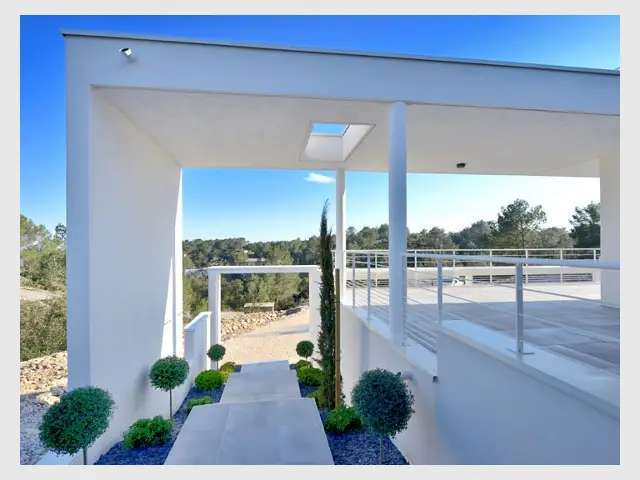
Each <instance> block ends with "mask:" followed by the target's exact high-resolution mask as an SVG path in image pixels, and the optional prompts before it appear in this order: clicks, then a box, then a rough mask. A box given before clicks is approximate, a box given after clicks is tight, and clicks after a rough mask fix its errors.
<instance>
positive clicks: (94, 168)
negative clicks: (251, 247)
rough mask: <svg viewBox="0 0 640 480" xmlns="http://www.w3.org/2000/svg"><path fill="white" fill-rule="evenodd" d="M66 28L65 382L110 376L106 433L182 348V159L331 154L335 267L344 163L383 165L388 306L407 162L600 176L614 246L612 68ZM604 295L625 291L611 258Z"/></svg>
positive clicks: (145, 399)
mask: <svg viewBox="0 0 640 480" xmlns="http://www.w3.org/2000/svg"><path fill="white" fill-rule="evenodd" d="M64 36H65V43H66V75H67V80H66V92H67V95H66V96H67V100H66V101H67V228H68V239H67V292H68V293H67V294H68V300H67V301H68V352H69V385H70V387H71V388H73V387H77V386H80V385H87V384H93V385H98V386H103V387H105V388H108V389H109V390H110V391H111V392H112V394H113V395H114V398H115V400H116V402H117V404H118V411H117V414H116V417H115V419H114V422H113V426H112V428H111V430H110V432H112V434H111V440H113V439H114V438H116V436H117V435H118V434H119V433H120V432H121V431H122V430H123V429H124V428H126V427H127V426H128V425H129V424H130V423H131V422H132V421H133V420H135V419H136V418H139V417H141V416H149V415H152V414H156V413H158V412H159V411H162V409H163V408H164V407H165V405H164V403H165V396H164V394H163V393H161V392H156V391H154V390H153V389H151V388H150V387H149V385H148V381H147V374H148V368H149V366H150V365H151V364H152V363H153V362H154V361H155V360H157V359H158V358H160V357H161V356H164V355H168V354H177V355H180V354H181V352H182V341H181V338H182V323H183V322H182V200H181V199H182V169H183V168H189V167H211V168H247V169H252V168H255V169H283V170H294V169H299V170H315V171H321V170H331V171H335V172H336V178H337V182H336V187H337V190H336V209H337V221H336V224H337V225H336V235H337V257H336V258H338V259H342V260H341V261H339V262H338V264H339V266H340V267H341V268H344V251H345V225H346V220H345V219H346V213H345V212H346V193H345V192H346V188H345V171H347V170H351V171H378V172H388V173H389V241H390V285H391V293H390V304H391V322H392V323H393V322H400V321H401V318H400V315H401V311H402V304H403V302H404V296H403V295H404V292H403V288H406V286H404V287H403V285H404V280H403V265H402V254H403V252H404V251H405V250H406V246H407V236H406V223H407V183H406V182H407V180H406V179H407V173H419V172H424V173H461V174H487V175H532V176H569V177H599V178H600V185H601V213H602V259H603V260H609V261H619V212H620V200H619V179H620V159H619V132H620V126H619V120H620V117H619V115H620V98H619V94H620V73H619V71H609V70H592V69H579V68H562V67H551V66H538V65H520V64H511V63H498V62H482V61H466V60H456V59H442V58H426V57H418V56H407V55H405V56H402V55H389V54H385V55H380V54H372V53H357V52H338V51H320V50H308V49H299V48H285V47H266V46H249V45H236V44H233V45H232V44H219V43H213V42H208V41H195V40H184V39H169V38H164V39H158V38H143V37H138V36H124V35H105V34H97V33H82V32H65V33H64ZM320 124H325V125H324V127H326V126H327V125H326V124H331V125H332V126H333V127H335V126H336V125H342V126H343V127H344V128H343V129H338V130H341V131H338V130H335V128H334V130H333V131H331V132H328V130H323V131H324V133H318V132H319V131H320V130H319V129H320V128H321V127H322V125H320ZM459 163H466V167H465V168H464V169H463V170H460V169H459V168H457V167H456V165H457V164H459ZM211 188H216V187H215V185H212V186H211ZM293 220H295V219H292V221H293ZM132 272H133V273H132ZM344 277H345V276H344V275H342V278H343V279H344ZM602 297H603V299H604V300H606V301H608V302H610V303H617V304H619V278H618V274H617V273H613V272H612V273H610V274H606V276H604V277H603V279H602ZM105 438H106V440H104V441H105V442H107V441H109V435H107V436H106V437H105Z"/></svg>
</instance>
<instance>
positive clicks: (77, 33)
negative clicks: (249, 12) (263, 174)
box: [61, 30, 620, 76]
mask: <svg viewBox="0 0 640 480" xmlns="http://www.w3.org/2000/svg"><path fill="white" fill-rule="evenodd" d="M61 33H62V36H64V37H93V38H108V39H122V40H134V41H136V40H137V41H147V42H165V43H183V44H192V45H210V46H214V47H227V48H247V49H255V50H272V51H282V52H292V53H316V54H324V55H348V56H355V57H371V58H384V59H391V60H416V61H426V62H439V63H458V64H465V65H481V66H490V67H508V68H526V69H534V70H553V71H560V72H575V73H592V74H604V75H614V76H620V70H619V69H615V70H608V69H602V68H586V67H565V66H560V65H542V64H535V63H516V62H504V61H497V60H474V59H468V58H448V57H431V56H427V55H415V54H402V53H381V52H363V51H356V50H338V49H322V48H310V47H294V46H287V45H262V44H251V43H240V42H222V41H215V40H206V39H196V38H180V37H163V36H153V35H133V34H120V33H106V32H89V31H81V30H62V31H61Z"/></svg>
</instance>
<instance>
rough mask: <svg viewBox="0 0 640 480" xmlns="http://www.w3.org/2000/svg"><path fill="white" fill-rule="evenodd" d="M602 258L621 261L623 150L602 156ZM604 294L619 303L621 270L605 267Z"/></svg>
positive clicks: (603, 276) (607, 299) (607, 298)
mask: <svg viewBox="0 0 640 480" xmlns="http://www.w3.org/2000/svg"><path fill="white" fill-rule="evenodd" d="M600 247H601V249H602V250H601V255H600V259H601V260H603V261H608V262H619V261H620V154H619V153H617V154H614V155H608V156H604V157H601V158H600ZM600 292H601V298H602V301H603V302H605V303H608V304H611V305H615V306H619V305H620V272H619V271H616V270H603V271H602V273H601V291H600Z"/></svg>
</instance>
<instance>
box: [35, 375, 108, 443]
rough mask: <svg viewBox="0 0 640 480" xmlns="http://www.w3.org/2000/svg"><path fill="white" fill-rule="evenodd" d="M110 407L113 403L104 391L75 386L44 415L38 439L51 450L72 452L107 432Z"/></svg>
mask: <svg viewBox="0 0 640 480" xmlns="http://www.w3.org/2000/svg"><path fill="white" fill-rule="evenodd" d="M113 409H114V402H113V400H112V398H111V395H110V394H109V392H107V391H106V390H103V389H101V388H97V387H81V388H76V389H74V390H72V391H70V392H69V393H67V394H66V395H63V396H62V398H61V399H60V402H59V403H57V404H54V405H52V406H51V407H50V408H49V410H47V412H46V413H45V414H44V417H43V418H42V424H41V425H40V440H41V441H42V443H43V444H44V446H45V447H47V448H48V449H50V450H52V451H54V452H55V453H58V454H68V455H74V454H76V453H77V452H79V451H80V450H83V449H87V448H88V447H90V446H91V445H93V443H94V442H95V441H96V440H97V439H98V438H99V437H100V435H102V434H103V433H104V432H106V431H107V428H108V427H109V421H110V420H111V416H112V415H113Z"/></svg>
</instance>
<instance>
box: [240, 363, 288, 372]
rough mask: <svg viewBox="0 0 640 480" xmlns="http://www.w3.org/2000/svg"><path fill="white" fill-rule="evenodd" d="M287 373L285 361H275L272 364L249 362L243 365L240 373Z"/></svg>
mask: <svg viewBox="0 0 640 480" xmlns="http://www.w3.org/2000/svg"><path fill="white" fill-rule="evenodd" d="M274 370H275V371H287V370H289V362H288V361H287V360H276V361H273V362H251V363H243V364H242V369H241V370H240V372H241V373H254V372H271V371H274Z"/></svg>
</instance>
